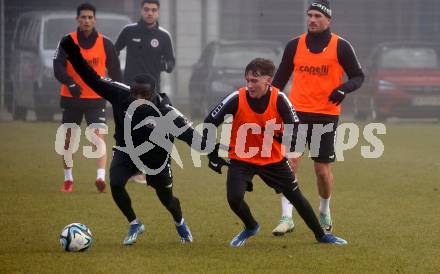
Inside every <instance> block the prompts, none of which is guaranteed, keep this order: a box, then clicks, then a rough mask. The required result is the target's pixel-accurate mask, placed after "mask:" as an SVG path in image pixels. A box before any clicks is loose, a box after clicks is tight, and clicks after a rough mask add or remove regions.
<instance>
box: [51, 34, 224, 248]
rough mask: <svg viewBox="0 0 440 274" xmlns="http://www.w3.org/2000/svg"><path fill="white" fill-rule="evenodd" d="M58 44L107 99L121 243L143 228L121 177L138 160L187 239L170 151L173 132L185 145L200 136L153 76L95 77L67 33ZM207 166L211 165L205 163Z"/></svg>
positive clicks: (112, 178) (134, 170)
mask: <svg viewBox="0 0 440 274" xmlns="http://www.w3.org/2000/svg"><path fill="white" fill-rule="evenodd" d="M60 46H61V47H62V48H63V49H64V51H65V52H66V53H67V55H68V60H69V61H70V62H71V63H72V65H73V67H74V69H75V71H76V72H77V73H78V74H79V75H80V77H81V78H82V79H83V81H84V82H85V83H86V84H87V85H88V86H90V87H91V88H92V89H93V90H94V91H95V92H96V93H98V94H99V95H100V96H102V97H103V98H104V99H106V100H108V101H109V102H110V103H111V104H112V105H113V115H114V119H115V135H114V137H115V139H116V147H115V149H114V153H113V160H112V163H111V167H110V186H111V191H112V196H113V199H114V200H115V202H116V204H117V205H118V207H119V208H120V209H121V211H122V212H123V214H124V215H125V217H126V218H127V220H128V221H129V222H130V227H129V231H128V236H127V237H126V238H125V239H124V242H123V243H124V245H131V244H133V243H135V242H136V238H137V235H138V234H139V233H142V232H143V231H144V229H145V228H144V225H143V224H142V223H141V222H140V221H139V219H137V218H136V215H135V213H134V210H133V208H132V207H131V200H130V197H129V195H128V193H127V191H126V190H125V184H126V183H127V180H128V179H129V178H130V177H131V176H133V175H135V174H136V173H139V171H140V168H139V165H144V166H143V167H142V168H141V169H143V171H145V170H147V176H146V177H147V182H148V184H149V185H151V186H152V187H153V188H155V190H156V194H157V196H158V197H159V199H160V201H161V202H162V204H163V205H164V206H165V207H166V208H167V209H168V211H169V212H170V213H171V215H172V216H173V219H174V221H175V223H176V229H177V231H178V233H179V235H180V237H181V241H182V242H191V241H192V235H191V232H190V230H189V228H188V226H187V225H186V223H185V221H184V219H183V217H182V211H181V208H180V202H179V200H178V199H177V198H176V197H174V196H173V193H172V173H171V167H170V151H171V148H172V145H173V144H172V138H173V136H175V137H177V138H178V139H180V140H182V141H184V142H186V143H187V144H189V145H192V142H193V139H197V138H199V140H202V136H200V134H198V133H197V132H196V131H195V130H194V129H193V128H192V127H191V126H190V125H189V122H188V121H187V120H186V118H185V117H184V116H183V115H182V114H181V113H180V112H179V111H178V110H177V109H175V108H174V107H172V106H170V104H169V100H168V97H167V96H166V95H165V94H159V93H157V92H155V80H154V78H153V77H152V76H151V75H148V74H141V75H138V76H136V77H135V79H134V82H133V85H132V86H131V87H128V86H126V85H124V84H121V83H118V82H114V81H112V80H111V79H105V78H101V77H100V76H99V75H98V74H97V73H96V72H95V71H94V70H93V69H92V68H91V67H90V66H89V65H88V64H87V62H86V61H85V60H84V59H83V58H82V55H81V53H80V50H79V47H78V46H77V45H76V44H75V43H74V41H73V39H72V38H71V37H70V36H66V37H65V38H63V40H62V41H61V43H60ZM138 99H144V101H143V102H144V103H145V102H149V103H147V104H140V103H139V104H138V105H137V107H136V104H137V103H138V102H140V101H141V100H138ZM133 106H134V107H133ZM163 116H165V117H163ZM163 118H165V120H164V119H163ZM167 118H168V120H167ZM130 120H131V121H130ZM127 121H128V123H129V124H127ZM126 124H127V125H126ZM125 125H126V126H125ZM167 127H173V128H174V129H175V130H177V131H180V133H173V132H170V131H169V130H168V129H167ZM158 133H159V136H160V137H163V138H162V140H159V144H158V143H155V144H153V143H151V142H149V140H151V141H154V140H155V139H154V135H155V134H156V135H157V134H158ZM130 135H131V136H130ZM156 137H157V136H156ZM127 138H128V139H127ZM146 140H147V141H146ZM156 140H157V139H156ZM167 140H168V142H167ZM160 141H163V142H162V143H160ZM211 145H212V146H214V145H213V144H211ZM209 146H210V144H208V143H207V142H206V139H203V141H201V145H200V147H199V149H200V148H209ZM193 147H194V146H193ZM138 148H145V149H144V150H145V153H138V154H137V153H136V151H134V150H135V149H138ZM196 149H197V148H196ZM211 149H212V147H211ZM217 150H218V146H217V149H216V150H215V151H214V152H215V153H214V154H213V153H211V154H210V161H211V162H216V163H215V166H220V168H221V166H222V165H223V164H224V160H223V161H222V159H221V158H218V156H217ZM210 167H211V168H213V167H212V166H211V165H210ZM213 169H214V170H215V171H217V172H218V171H219V170H218V169H215V168H213Z"/></svg>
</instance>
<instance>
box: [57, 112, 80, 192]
mask: <svg viewBox="0 0 440 274" xmlns="http://www.w3.org/2000/svg"><path fill="white" fill-rule="evenodd" d="M62 115H63V116H62V119H61V123H62V124H63V125H66V124H70V123H73V124H77V125H78V126H79V125H81V120H82V116H83V112H82V111H81V110H78V109H73V108H64V109H62ZM72 136H76V132H74V130H73V129H72V128H67V130H66V136H65V139H64V151H66V153H71V152H70V150H69V147H70V143H74V142H75V140H74V139H73V138H72ZM61 158H62V161H63V169H64V183H63V186H62V188H61V191H62V192H72V191H73V174H72V169H73V155H72V154H70V155H63V156H61ZM65 158H70V159H72V166H68V165H67V163H66V162H65Z"/></svg>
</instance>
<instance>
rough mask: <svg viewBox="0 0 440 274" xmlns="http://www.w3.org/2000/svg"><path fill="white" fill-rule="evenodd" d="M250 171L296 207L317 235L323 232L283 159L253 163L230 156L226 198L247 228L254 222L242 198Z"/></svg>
mask: <svg viewBox="0 0 440 274" xmlns="http://www.w3.org/2000/svg"><path fill="white" fill-rule="evenodd" d="M254 175H258V176H260V178H261V179H262V180H263V181H264V182H265V183H266V184H267V185H268V186H270V187H272V188H273V189H275V191H277V192H281V193H283V194H284V196H285V197H286V198H287V199H288V200H289V201H290V202H291V203H292V205H293V206H294V207H295V208H296V210H297V211H298V213H299V215H300V216H301V217H302V218H303V219H304V221H305V223H306V224H307V226H308V227H309V228H310V229H311V230H312V231H313V233H314V234H315V237H316V238H317V239H319V238H321V237H322V236H323V235H324V231H323V230H322V228H321V226H320V224H319V221H318V219H317V217H316V215H315V213H314V212H313V209H312V207H311V206H310V203H309V202H308V201H307V199H306V198H305V197H304V196H303V195H302V193H301V191H300V190H299V186H298V184H297V182H296V181H295V176H294V174H293V173H292V171H291V170H290V167H289V164H288V162H287V160H286V159H283V160H282V161H281V162H278V163H274V164H268V165H264V166H257V165H254V164H249V163H246V162H243V161H238V160H234V159H232V160H231V166H230V167H229V169H228V179H227V183H226V184H227V198H228V203H229V206H230V207H231V209H232V211H234V213H235V214H236V215H237V216H238V217H239V218H240V219H241V220H242V221H243V223H244V225H245V226H246V228H248V229H253V228H255V226H256V225H257V221H255V219H254V217H253V216H252V213H251V211H250V209H249V206H248V205H247V203H246V202H245V201H244V194H245V192H246V189H249V186H250V185H251V184H252V178H253V177H254Z"/></svg>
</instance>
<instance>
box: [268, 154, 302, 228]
mask: <svg viewBox="0 0 440 274" xmlns="http://www.w3.org/2000/svg"><path fill="white" fill-rule="evenodd" d="M299 162H300V157H297V158H291V159H289V162H288V163H289V166H290V168H291V170H292V172H293V173H294V174H295V175H296V174H297V173H296V171H297V170H298V165H299ZM294 228H295V224H294V222H293V205H292V204H291V203H290V201H289V200H288V199H287V198H286V197H285V196H284V195H283V194H281V219H280V222H279V224H278V225H277V226H276V227H275V228H274V229H273V230H272V234H273V235H274V236H283V235H284V234H286V233H289V232H292V231H293V229H294Z"/></svg>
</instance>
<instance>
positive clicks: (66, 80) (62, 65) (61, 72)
mask: <svg viewBox="0 0 440 274" xmlns="http://www.w3.org/2000/svg"><path fill="white" fill-rule="evenodd" d="M77 32H78V43H79V45H80V46H81V48H83V49H89V48H92V47H93V46H94V45H95V42H96V39H98V32H97V31H96V30H95V29H93V31H92V33H91V34H90V36H88V37H86V36H85V35H84V33H83V32H81V31H80V30H79V29H77ZM103 39H104V51H105V54H106V64H105V67H106V69H107V74H108V76H109V77H110V78H111V79H113V80H115V81H118V82H120V81H122V71H121V65H120V62H119V58H118V55H117V54H116V50H115V47H114V46H113V43H112V41H110V39H108V38H107V37H105V36H103ZM66 61H67V54H66V53H65V52H64V49H63V48H61V47H60V46H58V48H57V50H56V51H55V56H54V59H53V71H54V76H55V78H56V79H57V80H58V81H59V82H60V83H61V84H64V85H67V86H69V85H72V84H76V83H75V82H74V80H73V79H72V77H71V76H70V75H69V74H68V73H67V70H66ZM60 103H61V107H62V108H65V107H81V108H88V107H91V108H95V107H96V108H104V107H105V101H104V100H103V99H86V100H84V99H80V98H71V97H63V96H61V101H60Z"/></svg>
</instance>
